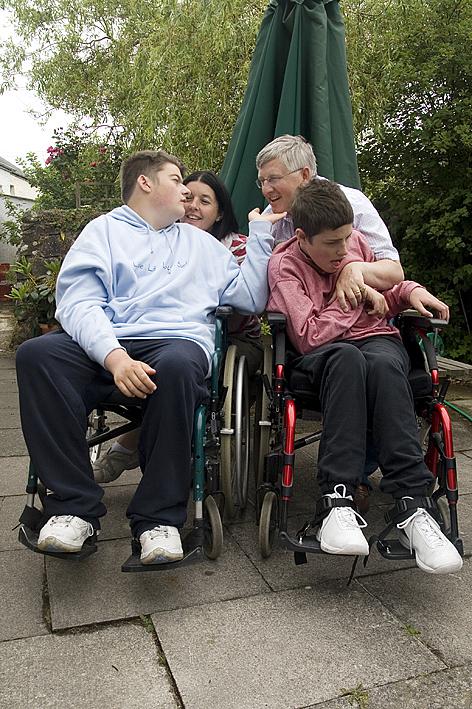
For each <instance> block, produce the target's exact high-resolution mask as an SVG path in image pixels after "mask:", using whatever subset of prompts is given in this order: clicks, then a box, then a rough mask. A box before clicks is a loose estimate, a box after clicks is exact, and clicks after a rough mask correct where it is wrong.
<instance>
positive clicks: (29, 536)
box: [18, 524, 97, 561]
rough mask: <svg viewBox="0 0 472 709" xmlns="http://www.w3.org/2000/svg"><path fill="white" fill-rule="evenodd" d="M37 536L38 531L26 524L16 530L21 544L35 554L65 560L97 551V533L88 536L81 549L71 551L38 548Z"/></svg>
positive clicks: (86, 555) (81, 558)
mask: <svg viewBox="0 0 472 709" xmlns="http://www.w3.org/2000/svg"><path fill="white" fill-rule="evenodd" d="M38 537H39V532H38V531H36V530H34V529H31V528H30V527H27V526H26V525H24V524H22V525H21V527H20V529H19V532H18V541H19V542H20V543H21V544H23V545H24V546H25V547H28V549H31V551H34V552H36V553H37V554H44V555H45V556H52V557H54V558H56V559H66V560H67V561H83V560H84V559H86V558H87V557H88V556H91V555H92V554H95V552H96V551H97V535H96V534H94V535H93V536H92V537H89V538H88V539H86V540H85V542H84V543H83V546H82V549H81V550H80V551H72V552H67V551H44V550H43V549H39V548H38Z"/></svg>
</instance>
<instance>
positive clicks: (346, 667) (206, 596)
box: [0, 356, 472, 709]
mask: <svg viewBox="0 0 472 709" xmlns="http://www.w3.org/2000/svg"><path fill="white" fill-rule="evenodd" d="M449 400H450V401H451V402H453V403H454V404H456V405H457V406H459V408H461V409H463V410H465V411H467V412H468V413H469V415H470V414H471V413H472V386H471V385H468V386H465V385H463V386H454V387H452V388H451V391H450V396H449ZM0 402H1V404H2V410H3V412H4V414H3V419H2V422H1V424H0V455H1V457H0V510H1V515H0V528H1V532H2V533H1V535H0V568H1V573H0V597H1V598H2V614H1V620H0V707H1V708H3V707H5V708H7V707H8V708H9V709H26V708H29V707H31V708H33V707H34V708H35V709H38V708H39V709H42V708H43V707H64V706H70V707H74V708H75V707H87V709H95V708H96V709H101V708H102V707H104V706H109V707H112V708H113V709H115V708H122V709H128V708H130V709H131V708H132V707H133V708H134V707H139V708H140V709H148V708H149V709H164V708H165V709H167V708H169V709H170V708H174V707H185V708H186V709H213V708H215V709H259V708H263V707H269V708H270V709H278V708H280V709H301V708H302V707H304V708H308V707H317V709H341V708H347V707H352V706H354V707H359V708H360V709H394V708H395V709H397V708H399V709H400V708H401V709H409V708H410V707H415V709H433V708H434V709H443V708H451V707H452V708H454V709H458V708H459V707H472V632H471V628H472V564H471V561H470V559H469V558H468V554H469V551H470V549H471V543H470V540H471V538H472V435H471V433H472V424H471V423H469V422H468V421H467V420H466V419H465V418H463V417H461V416H460V415H459V414H457V413H453V415H452V418H453V421H454V437H455V448H456V453H457V461H458V470H459V485H460V491H461V500H460V506H459V511H460V526H461V532H462V536H463V539H464V545H465V550H466V555H467V558H466V559H465V562H464V569H463V571H462V572H461V573H459V574H454V575H451V576H443V577H434V576H430V575H427V574H424V573H422V572H420V571H419V570H417V568H416V567H415V566H414V564H412V563H411V562H409V561H406V562H405V561H404V562H398V563H395V562H387V561H386V560H384V559H382V558H381V557H380V556H379V555H378V553H376V552H374V553H373V554H372V558H371V559H370V560H369V563H368V565H367V568H366V569H364V568H362V566H360V568H359V569H358V572H357V577H356V579H355V580H354V582H353V583H352V585H351V586H350V587H347V585H346V582H347V578H348V576H349V571H350V565H351V564H350V561H349V560H348V559H345V558H336V557H328V556H321V557H313V558H311V559H309V563H308V564H306V565H304V566H295V565H294V563H293V556H292V555H291V554H289V553H285V552H283V551H281V550H276V551H274V553H273V555H272V557H271V558H270V559H267V560H262V559H261V558H260V555H259V552H258V547H257V528H256V526H255V524H254V519H253V509H252V508H249V509H248V510H247V513H246V515H245V516H244V518H242V519H239V520H238V521H237V522H236V523H234V524H232V525H231V526H229V527H227V528H226V529H225V549H224V553H223V555H222V556H221V558H220V559H218V560H217V561H216V562H211V561H205V562H203V563H201V564H197V565H194V566H189V567H186V568H182V569H180V570H174V571H172V570H169V571H163V572H159V573H147V574H123V573H121V571H120V566H121V563H122V561H124V559H125V558H126V557H127V556H128V554H129V531H128V525H127V522H126V518H125V509H126V505H127V501H128V500H129V498H130V496H131V495H132V492H133V488H134V485H135V483H136V481H137V479H138V474H139V472H138V471H130V472H128V473H125V474H124V475H123V476H122V477H121V478H119V480H117V481H116V482H115V483H112V484H110V485H108V486H106V488H107V489H106V494H105V500H106V503H107V507H108V510H109V513H108V515H107V517H106V518H105V519H104V521H103V532H102V534H101V535H100V542H99V550H98V553H97V554H95V555H93V556H92V557H90V558H89V559H87V560H86V561H84V562H83V563H81V564H73V563H67V562H61V561H60V560H55V559H51V558H48V557H43V556H40V555H35V554H33V553H31V552H30V551H28V550H26V549H25V548H24V547H22V546H21V545H20V544H19V543H18V541H17V534H18V532H17V530H15V531H12V527H14V526H15V525H16V524H17V520H18V516H19V514H20V513H21V511H22V509H23V506H24V487H25V483H26V471H27V466H28V457H27V453H26V448H25V444H24V441H23V437H22V434H21V429H20V422H19V414H18V402H17V387H16V381H15V373H14V363H13V358H12V357H11V356H0ZM304 425H305V426H306V424H304ZM314 455H315V451H314V446H310V447H308V448H306V449H304V450H303V451H301V452H300V453H298V454H297V480H296V486H297V488H296V493H295V502H294V504H293V508H292V517H291V520H290V522H291V525H292V526H293V527H296V526H297V525H299V524H300V522H302V521H304V520H305V519H306V518H307V517H308V516H309V515H310V513H311V512H312V509H313V499H314V495H315V485H314V483H313V479H312V478H313V475H312V469H313V463H312V461H313V457H314ZM386 503H387V498H386V497H385V496H383V495H382V494H381V493H380V492H378V491H377V492H376V493H375V494H374V496H373V499H372V503H371V511H370V512H369V515H368V517H367V519H368V521H369V523H370V524H369V532H370V531H372V530H375V529H376V528H380V527H379V525H381V523H382V514H383V512H384V510H385V505H386Z"/></svg>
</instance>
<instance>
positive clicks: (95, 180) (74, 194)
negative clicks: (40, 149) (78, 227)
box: [20, 129, 123, 210]
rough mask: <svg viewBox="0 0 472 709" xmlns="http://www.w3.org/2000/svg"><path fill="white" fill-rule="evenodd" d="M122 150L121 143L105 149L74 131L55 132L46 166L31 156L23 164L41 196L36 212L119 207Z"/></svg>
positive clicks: (29, 154) (37, 202)
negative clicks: (88, 207)
mask: <svg viewBox="0 0 472 709" xmlns="http://www.w3.org/2000/svg"><path fill="white" fill-rule="evenodd" d="M122 150H123V147H122V145H121V144H120V142H115V143H108V144H106V145H105V144H104V143H99V142H97V141H94V140H91V139H90V138H89V137H88V136H87V135H85V134H84V133H83V132H78V131H76V130H73V129H69V130H62V129H59V130H57V131H55V132H54V135H53V145H51V146H50V147H49V148H48V149H47V153H48V155H47V158H46V160H45V164H44V165H42V164H41V163H40V162H39V160H38V158H37V157H36V156H35V155H33V154H32V153H28V155H27V159H26V160H24V161H20V162H21V163H22V167H23V169H24V173H25V175H26V177H27V179H28V181H29V183H30V184H31V185H32V186H33V187H37V188H38V190H39V193H40V194H39V197H38V198H37V200H36V201H35V204H34V209H35V210H41V209H55V208H59V209H72V208H75V207H79V206H81V205H87V204H88V205H93V206H94V207H97V208H99V207H104V208H109V207H112V206H116V205H117V204H119V203H120V186H119V171H120V164H121V160H122Z"/></svg>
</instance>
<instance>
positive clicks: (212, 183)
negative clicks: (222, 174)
mask: <svg viewBox="0 0 472 709" xmlns="http://www.w3.org/2000/svg"><path fill="white" fill-rule="evenodd" d="M189 182H203V183H204V184H205V185H208V187H211V189H212V190H213V192H214V193H215V197H216V201H217V202H218V209H219V211H220V214H221V215H222V216H221V219H220V220H219V221H218V222H215V223H214V224H213V226H212V228H211V229H210V233H211V234H213V236H214V237H216V238H217V239H218V241H221V239H224V238H225V236H228V234H233V233H236V234H237V233H238V231H239V227H238V220H237V219H236V215H235V213H234V209H233V205H232V203H231V197H230V196H229V192H228V190H227V189H226V186H225V185H224V183H223V182H222V181H221V180H220V178H219V177H218V175H216V174H215V173H214V172H212V170H197V171H196V172H192V174H191V175H187V177H186V178H185V180H184V185H188V183H189Z"/></svg>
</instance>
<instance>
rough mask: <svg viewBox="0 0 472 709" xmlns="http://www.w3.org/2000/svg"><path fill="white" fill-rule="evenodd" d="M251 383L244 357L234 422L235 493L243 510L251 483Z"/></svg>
mask: <svg viewBox="0 0 472 709" xmlns="http://www.w3.org/2000/svg"><path fill="white" fill-rule="evenodd" d="M249 441H250V419H249V381H248V373H247V363H246V358H245V357H244V356H242V357H240V358H239V362H238V372H237V377H236V407H235V422H234V447H235V451H234V453H235V456H234V457H235V467H234V478H233V486H232V487H233V491H234V496H235V497H236V499H237V502H238V505H239V507H240V509H241V510H243V509H244V508H245V507H246V503H247V490H248V482H249V479H248V478H249V452H250V451H249Z"/></svg>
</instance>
